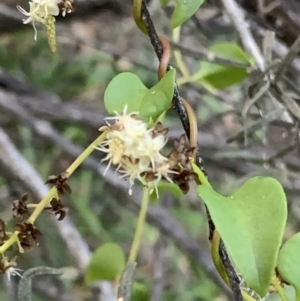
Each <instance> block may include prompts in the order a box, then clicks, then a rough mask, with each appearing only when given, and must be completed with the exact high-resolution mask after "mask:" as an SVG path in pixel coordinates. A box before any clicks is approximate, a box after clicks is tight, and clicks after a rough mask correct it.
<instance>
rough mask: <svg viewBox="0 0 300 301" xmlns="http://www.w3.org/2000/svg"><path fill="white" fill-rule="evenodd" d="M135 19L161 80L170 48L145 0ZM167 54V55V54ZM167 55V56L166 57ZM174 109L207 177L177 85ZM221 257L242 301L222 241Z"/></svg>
mask: <svg viewBox="0 0 300 301" xmlns="http://www.w3.org/2000/svg"><path fill="white" fill-rule="evenodd" d="M133 18H134V20H135V22H136V24H137V26H138V28H139V29H140V30H141V31H142V32H143V33H145V34H147V35H148V36H149V39H150V42H151V44H152V46H153V48H154V51H155V53H156V55H157V57H158V59H159V61H160V67H159V70H158V76H159V78H160V77H161V76H163V75H164V74H165V72H166V71H168V70H170V69H172V67H171V66H170V65H169V64H168V58H169V54H168V52H170V50H169V48H170V46H169V45H167V43H166V41H165V40H164V38H162V37H159V36H158V35H157V32H156V30H155V27H154V25H153V22H152V19H151V16H150V14H149V11H148V9H147V6H146V4H145V2H144V1H143V0H133ZM166 52H167V53H166ZM164 53H165V56H164ZM173 107H174V109H175V111H176V112H177V113H178V116H179V118H180V120H181V123H182V125H183V128H184V130H185V132H186V135H187V136H188V138H189V140H190V145H191V146H192V145H193V146H195V152H196V154H195V157H196V163H197V166H198V167H199V168H200V170H201V172H202V173H203V174H204V175H205V176H206V171H205V168H204V163H203V160H202V158H201V157H200V155H199V148H198V147H197V133H198V130H197V119H196V116H195V113H194V111H193V110H192V108H191V107H190V106H189V104H188V103H187V101H185V100H183V99H182V98H181V97H180V94H179V90H178V87H177V85H175V89H174V96H173ZM207 215H208V221H209V228H210V238H211V237H212V233H213V232H214V230H215V226H214V223H213V222H212V220H211V218H210V215H209V212H208V210H207ZM219 256H220V258H221V261H222V264H223V266H224V268H225V270H226V274H227V275H228V278H229V283H230V286H231V289H232V292H233V295H234V298H235V300H236V301H242V300H243V297H242V293H241V290H240V285H239V282H240V281H239V278H238V276H237V274H236V272H235V270H234V268H233V266H232V264H231V262H230V260H229V257H228V254H227V251H226V249H225V246H224V243H223V242H222V240H220V244H219Z"/></svg>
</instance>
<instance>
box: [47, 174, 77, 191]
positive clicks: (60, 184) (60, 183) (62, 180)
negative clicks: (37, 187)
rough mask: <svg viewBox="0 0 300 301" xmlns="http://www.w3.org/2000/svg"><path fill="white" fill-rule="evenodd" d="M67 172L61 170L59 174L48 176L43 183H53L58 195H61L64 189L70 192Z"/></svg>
mask: <svg viewBox="0 0 300 301" xmlns="http://www.w3.org/2000/svg"><path fill="white" fill-rule="evenodd" d="M68 178H69V177H68V173H67V172H63V173H61V174H60V175H59V176H49V178H48V180H47V181H46V182H45V184H53V185H54V186H55V187H56V189H57V193H58V194H59V195H63V194H64V191H65V190H66V191H67V192H69V193H71V192H72V190H71V188H70V186H69V185H68V183H67V181H68Z"/></svg>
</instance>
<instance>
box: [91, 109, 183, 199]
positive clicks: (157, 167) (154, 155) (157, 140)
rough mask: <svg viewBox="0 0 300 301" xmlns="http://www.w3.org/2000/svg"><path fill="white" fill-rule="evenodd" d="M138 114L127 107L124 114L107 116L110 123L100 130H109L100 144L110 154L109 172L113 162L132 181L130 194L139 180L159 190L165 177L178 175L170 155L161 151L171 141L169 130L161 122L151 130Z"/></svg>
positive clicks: (107, 156)
mask: <svg viewBox="0 0 300 301" xmlns="http://www.w3.org/2000/svg"><path fill="white" fill-rule="evenodd" d="M137 114H138V113H127V107H126V106H125V108H124V111H123V113H122V114H117V113H116V116H114V117H108V118H106V121H107V125H106V126H103V127H101V128H100V129H99V130H100V131H104V132H106V139H105V140H104V141H103V142H102V143H101V144H100V145H99V146H98V147H97V149H98V150H100V151H102V152H104V153H106V157H105V158H104V159H103V160H102V161H108V165H107V167H106V171H107V170H108V168H109V167H110V166H111V164H113V165H116V166H117V170H118V171H119V172H120V173H121V174H122V175H121V177H122V178H127V179H128V180H129V184H130V188H129V194H131V193H132V186H133V185H134V183H135V180H139V181H140V182H142V184H144V185H148V186H149V187H150V188H152V189H155V190H156V191H157V184H158V182H159V181H160V180H161V179H167V180H168V181H170V182H172V180H171V178H170V176H169V175H170V174H174V173H176V174H177V172H176V171H174V170H172V162H171V161H170V160H169V158H168V157H166V156H164V155H163V154H162V153H161V151H162V149H163V147H164V146H165V145H166V143H167V138H166V134H167V129H163V128H162V126H161V124H160V123H157V124H156V125H155V126H154V127H152V128H150V129H148V128H147V124H146V123H145V122H144V121H142V120H140V119H138V118H137ZM109 121H114V123H113V124H110V123H109ZM106 171H105V172H106Z"/></svg>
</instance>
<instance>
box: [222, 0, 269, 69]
mask: <svg viewBox="0 0 300 301" xmlns="http://www.w3.org/2000/svg"><path fill="white" fill-rule="evenodd" d="M222 3H223V5H224V7H225V9H226V12H227V13H228V15H229V16H230V18H231V20H232V22H233V23H234V25H235V28H236V29H237V31H238V32H239V34H240V37H241V40H242V43H243V45H244V47H245V49H246V50H247V51H248V53H249V54H250V55H251V56H252V57H253V58H254V59H255V61H256V64H257V66H258V68H259V69H260V70H261V71H264V69H265V62H264V58H263V56H262V54H261V52H260V50H259V48H258V46H257V44H256V42H255V40H254V38H253V36H252V34H251V32H250V30H249V25H248V23H247V21H246V20H245V14H244V11H243V10H242V9H241V8H240V7H239V5H238V4H237V3H236V2H235V1H234V0H222Z"/></svg>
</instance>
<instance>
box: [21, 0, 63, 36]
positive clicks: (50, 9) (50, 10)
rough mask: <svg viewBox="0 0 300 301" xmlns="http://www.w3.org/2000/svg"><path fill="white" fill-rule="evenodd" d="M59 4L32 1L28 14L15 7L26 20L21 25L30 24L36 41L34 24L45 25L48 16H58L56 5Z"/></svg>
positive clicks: (54, 0)
mask: <svg viewBox="0 0 300 301" xmlns="http://www.w3.org/2000/svg"><path fill="white" fill-rule="evenodd" d="M60 2H61V0H33V1H30V2H29V12H27V11H26V10H24V9H23V8H22V7H21V6H19V5H17V9H18V10H19V12H21V13H22V14H23V15H25V16H26V17H27V19H24V20H23V24H28V23H32V26H33V28H34V33H35V34H34V39H35V40H36V39H37V30H36V27H35V22H40V23H42V24H45V20H46V18H47V17H48V16H49V15H52V16H57V15H58V14H59V7H58V4H59V3H60Z"/></svg>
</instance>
